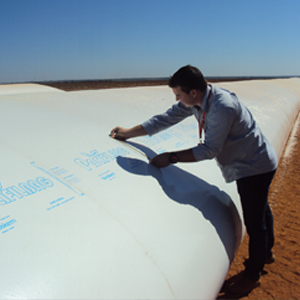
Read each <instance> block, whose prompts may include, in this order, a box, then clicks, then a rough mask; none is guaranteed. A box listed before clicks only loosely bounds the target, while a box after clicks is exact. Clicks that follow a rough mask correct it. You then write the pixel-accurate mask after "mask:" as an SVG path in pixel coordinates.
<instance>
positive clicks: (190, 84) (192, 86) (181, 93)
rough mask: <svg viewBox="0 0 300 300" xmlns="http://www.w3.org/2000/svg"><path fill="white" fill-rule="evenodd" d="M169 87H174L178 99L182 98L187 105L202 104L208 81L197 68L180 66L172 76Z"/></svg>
mask: <svg viewBox="0 0 300 300" xmlns="http://www.w3.org/2000/svg"><path fill="white" fill-rule="evenodd" d="M169 87H170V88H172V90H173V92H174V94H175V96H176V100H177V101H179V100H180V101H181V102H182V103H183V104H184V105H185V106H187V107H191V106H195V105H199V106H201V105H202V101H203V96H204V93H205V91H206V88H207V83H206V80H205V78H204V77H203V75H202V73H201V72H200V71H199V70H198V69H197V68H195V67H193V66H190V65H188V66H185V67H182V68H180V69H179V70H178V71H177V72H176V73H175V74H174V75H173V76H172V77H171V78H170V81H169Z"/></svg>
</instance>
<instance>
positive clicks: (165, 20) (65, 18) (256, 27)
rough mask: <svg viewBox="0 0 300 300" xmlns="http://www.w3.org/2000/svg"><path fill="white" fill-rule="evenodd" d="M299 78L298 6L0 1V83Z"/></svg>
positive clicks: (279, 1) (283, 1) (235, 0)
mask: <svg viewBox="0 0 300 300" xmlns="http://www.w3.org/2000/svg"><path fill="white" fill-rule="evenodd" d="M187 64H191V65H194V66H196V67H198V68H199V69H200V70H201V71H202V72H203V74H204V75H205V76H295V75H296V76H299V75H300V1H299V0H0V83H14V82H32V81H56V80H90V79H92V80H97V79H116V78H118V79H120V78H153V77H155V78H156V77H169V76H171V75H172V74H173V73H174V72H175V71H176V70H178V69H179V68H180V67H181V66H184V65H187Z"/></svg>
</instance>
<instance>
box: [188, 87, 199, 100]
mask: <svg viewBox="0 0 300 300" xmlns="http://www.w3.org/2000/svg"><path fill="white" fill-rule="evenodd" d="M190 95H191V96H192V97H194V98H196V97H197V95H198V91H197V90H196V89H192V90H191V91H190Z"/></svg>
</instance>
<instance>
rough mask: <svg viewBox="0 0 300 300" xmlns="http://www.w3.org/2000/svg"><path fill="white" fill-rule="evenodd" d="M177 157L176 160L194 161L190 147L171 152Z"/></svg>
mask: <svg viewBox="0 0 300 300" xmlns="http://www.w3.org/2000/svg"><path fill="white" fill-rule="evenodd" d="M172 153H174V154H175V155H176V156H177V157H178V162H196V159H195V156H194V153H193V150H192V149H187V150H182V151H176V152H172Z"/></svg>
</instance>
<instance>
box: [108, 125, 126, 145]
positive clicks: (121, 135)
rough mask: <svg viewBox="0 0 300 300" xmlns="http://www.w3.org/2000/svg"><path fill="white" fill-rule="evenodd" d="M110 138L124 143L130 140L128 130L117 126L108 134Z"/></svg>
mask: <svg viewBox="0 0 300 300" xmlns="http://www.w3.org/2000/svg"><path fill="white" fill-rule="evenodd" d="M110 136H111V137H112V138H114V139H117V140H122V141H126V140H127V139H128V138H130V130H129V129H126V128H123V127H120V126H117V127H115V128H114V129H113V130H112V131H111V132H110Z"/></svg>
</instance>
